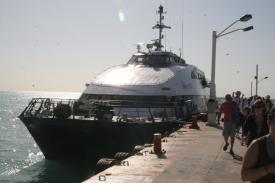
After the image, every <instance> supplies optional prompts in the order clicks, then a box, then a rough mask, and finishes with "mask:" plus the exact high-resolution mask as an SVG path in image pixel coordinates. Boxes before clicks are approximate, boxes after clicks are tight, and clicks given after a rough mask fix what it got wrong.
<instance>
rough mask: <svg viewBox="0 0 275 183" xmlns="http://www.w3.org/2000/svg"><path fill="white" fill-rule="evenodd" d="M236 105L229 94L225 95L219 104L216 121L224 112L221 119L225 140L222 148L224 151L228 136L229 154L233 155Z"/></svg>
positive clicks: (226, 146)
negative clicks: (222, 101)
mask: <svg viewBox="0 0 275 183" xmlns="http://www.w3.org/2000/svg"><path fill="white" fill-rule="evenodd" d="M236 110H237V107H236V104H235V102H233V101H232V97H231V95H230V94H227V95H225V102H224V103H222V104H221V106H220V112H219V115H218V123H219V122H220V118H221V114H222V113H223V114H224V118H223V119H224V120H223V122H224V123H223V124H224V125H223V133H222V134H223V137H224V141H225V145H224V146H223V150H224V151H226V150H227V148H228V146H229V143H228V139H229V137H230V154H232V155H234V151H233V146H234V141H235V128H236V122H235V113H236Z"/></svg>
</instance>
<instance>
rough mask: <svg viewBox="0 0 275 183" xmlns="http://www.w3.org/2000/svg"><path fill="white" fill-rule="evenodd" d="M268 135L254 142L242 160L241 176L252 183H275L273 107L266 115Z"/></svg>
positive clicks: (274, 111) (274, 113)
mask: <svg viewBox="0 0 275 183" xmlns="http://www.w3.org/2000/svg"><path fill="white" fill-rule="evenodd" d="M267 124H268V126H269V133H268V134H267V135H265V136H263V137H260V138H258V139H256V140H254V141H253V142H252V143H251V144H250V146H249V147H248V149H247V151H246V153H245V155H244V160H243V165H242V170H241V176H242V180H243V181H251V182H252V183H274V182H275V145H274V144H275V107H272V108H271V110H270V111H269V113H268V120H267Z"/></svg>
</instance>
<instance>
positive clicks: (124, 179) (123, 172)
mask: <svg viewBox="0 0 275 183" xmlns="http://www.w3.org/2000/svg"><path fill="white" fill-rule="evenodd" d="M188 126H189V125H186V127H183V128H181V129H179V130H178V131H176V132H174V133H173V134H171V135H170V137H166V138H164V139H166V140H165V141H166V142H163V143H162V148H163V149H164V150H165V151H166V153H165V154H164V155H162V156H159V157H158V156H156V155H155V154H152V153H150V152H151V151H152V149H153V147H147V148H145V149H144V150H142V151H141V153H138V155H133V156H131V157H129V158H128V159H126V160H125V162H126V163H125V162H124V165H115V166H112V167H111V168H108V169H106V170H105V171H103V172H100V173H99V174H97V175H94V176H93V177H92V178H90V179H88V180H86V181H85V183H95V182H96V183H97V182H98V183H99V182H100V183H102V182H107V183H109V182H110V183H128V182H131V183H167V182H173V183H191V182H192V183H202V182H204V183H212V182H213V183H216V182H223V183H227V182H228V183H232V182H234V183H241V182H242V181H241V173H240V172H241V164H242V157H243V155H244V153H245V151H246V147H245V146H241V145H240V140H238V139H236V140H235V145H234V151H235V155H234V156H232V155H231V154H229V150H227V152H225V151H223V145H224V140H223V137H222V130H221V129H219V128H214V127H209V126H206V125H205V123H199V126H200V128H201V129H200V130H194V129H189V128H188Z"/></svg>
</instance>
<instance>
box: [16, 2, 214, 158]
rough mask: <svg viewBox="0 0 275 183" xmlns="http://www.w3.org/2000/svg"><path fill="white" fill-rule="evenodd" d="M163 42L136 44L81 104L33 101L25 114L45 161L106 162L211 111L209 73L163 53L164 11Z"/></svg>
mask: <svg viewBox="0 0 275 183" xmlns="http://www.w3.org/2000/svg"><path fill="white" fill-rule="evenodd" d="M158 14H159V21H158V22H157V24H156V25H155V26H153V29H158V30H159V32H158V33H159V37H158V39H156V40H154V42H153V43H152V44H147V46H146V47H147V49H148V50H147V51H142V49H141V45H137V52H136V53H135V54H133V56H132V57H131V58H130V60H129V61H128V62H127V63H126V64H123V65H120V66H116V67H112V68H110V69H107V70H105V71H104V72H102V73H101V74H99V75H98V76H97V77H96V78H95V79H94V80H93V81H92V82H91V83H90V84H86V89H85V90H84V92H83V93H82V95H81V96H80V97H79V99H77V100H71V99H68V100H62V99H55V98H34V99H32V100H31V101H30V103H29V105H28V106H27V107H26V108H25V110H24V111H23V112H22V113H21V114H20V116H19V118H20V119H21V120H22V121H23V123H24V124H25V126H26V127H27V129H28V130H29V132H30V134H31V135H32V137H33V138H34V140H35V141H36V142H37V144H38V146H39V148H40V149H41V151H42V152H43V154H44V156H45V158H46V159H53V160H56V159H66V158H89V157H95V158H101V157H106V156H110V155H113V154H114V153H116V152H119V151H128V152H129V151H130V150H131V149H133V148H134V146H135V145H140V144H145V143H151V142H152V140H153V134H154V133H162V134H163V135H167V134H169V133H170V132H172V131H173V130H175V129H177V128H179V127H180V126H181V125H182V124H183V122H184V121H188V120H189V119H190V118H191V115H194V114H199V113H203V112H206V111H207V107H206V106H207V105H206V103H207V100H208V98H209V84H208V82H207V80H206V78H205V75H204V72H203V71H201V70H200V69H199V68H198V67H196V66H194V65H191V64H187V63H186V61H185V60H184V59H183V58H181V57H180V56H178V55H176V54H175V53H173V52H168V51H164V50H163V45H162V39H163V35H162V31H163V29H165V28H167V29H170V28H171V27H169V26H166V25H164V23H163V21H164V16H163V14H164V11H163V6H161V5H160V6H159V8H158Z"/></svg>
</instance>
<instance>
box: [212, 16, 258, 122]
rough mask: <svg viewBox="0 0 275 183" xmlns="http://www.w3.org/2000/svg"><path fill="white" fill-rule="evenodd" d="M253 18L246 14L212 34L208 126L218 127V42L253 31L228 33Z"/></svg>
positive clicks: (246, 28) (250, 28)
mask: <svg viewBox="0 0 275 183" xmlns="http://www.w3.org/2000/svg"><path fill="white" fill-rule="evenodd" d="M251 18H252V15H250V14H246V15H244V16H242V17H241V18H240V19H238V20H236V21H234V22H233V23H232V24H230V25H229V26H228V27H226V28H225V29H224V30H223V31H221V32H220V33H218V34H217V32H216V31H213V32H212V67H211V85H210V99H209V101H208V104H207V107H208V125H210V126H216V111H217V104H216V83H215V70H216V42H217V39H218V38H219V37H222V36H225V35H227V34H231V33H233V32H236V31H240V30H242V31H244V32H246V31H250V30H252V29H253V26H249V27H245V28H239V29H234V30H232V31H228V32H226V31H227V30H228V29H229V28H230V27H232V26H233V25H234V24H236V23H237V22H246V21H248V20H250V19H251Z"/></svg>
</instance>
